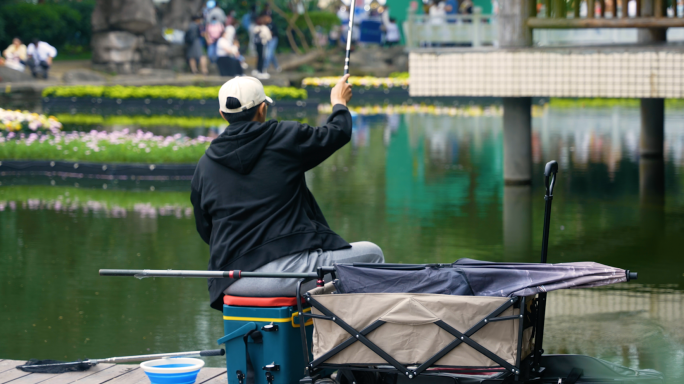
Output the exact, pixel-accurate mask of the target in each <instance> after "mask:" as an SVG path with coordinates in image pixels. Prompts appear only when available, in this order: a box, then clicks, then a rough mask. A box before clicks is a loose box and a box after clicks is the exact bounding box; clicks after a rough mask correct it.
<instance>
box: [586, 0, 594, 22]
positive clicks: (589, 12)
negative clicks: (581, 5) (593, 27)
mask: <svg viewBox="0 0 684 384" xmlns="http://www.w3.org/2000/svg"><path fill="white" fill-rule="evenodd" d="M595 10H596V4H594V0H587V19H593V18H594V11H595Z"/></svg>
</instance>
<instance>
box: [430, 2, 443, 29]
mask: <svg viewBox="0 0 684 384" xmlns="http://www.w3.org/2000/svg"><path fill="white" fill-rule="evenodd" d="M445 19H446V5H445V3H444V1H443V0H434V1H433V2H432V5H430V23H431V24H444V20H445Z"/></svg>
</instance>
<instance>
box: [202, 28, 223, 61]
mask: <svg viewBox="0 0 684 384" xmlns="http://www.w3.org/2000/svg"><path fill="white" fill-rule="evenodd" d="M225 20H226V18H225V17H223V18H221V19H220V21H219V20H217V19H212V20H211V22H210V23H209V24H207V26H206V31H205V39H206V41H207V56H209V61H211V62H212V63H215V62H216V42H217V41H218V39H219V38H221V36H222V35H223V31H224V30H225V29H226V28H225V26H224V25H223V22H224V21H225Z"/></svg>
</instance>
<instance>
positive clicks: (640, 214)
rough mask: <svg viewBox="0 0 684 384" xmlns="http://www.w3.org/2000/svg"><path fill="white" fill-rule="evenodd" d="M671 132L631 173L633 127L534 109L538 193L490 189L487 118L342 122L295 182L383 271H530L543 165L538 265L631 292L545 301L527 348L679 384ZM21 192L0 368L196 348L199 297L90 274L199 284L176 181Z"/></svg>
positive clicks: (7, 255)
mask: <svg viewBox="0 0 684 384" xmlns="http://www.w3.org/2000/svg"><path fill="white" fill-rule="evenodd" d="M309 119H310V122H311V123H321V122H322V121H323V120H324V119H325V116H311V117H309ZM683 122H684V114H682V113H681V112H676V111H668V113H667V120H666V151H665V158H664V160H663V162H662V163H661V164H655V166H654V167H652V168H648V167H651V165H649V164H647V163H646V162H643V161H642V162H641V163H640V162H639V154H638V139H639V119H638V110H631V109H624V108H622V109H620V108H616V109H608V110H553V109H548V110H546V111H545V112H544V113H543V114H542V115H541V116H538V117H535V118H534V120H533V161H534V174H535V175H538V177H535V178H534V179H533V184H532V186H530V187H504V185H503V143H502V140H503V135H502V132H501V127H502V122H501V118H500V117H494V116H480V117H453V116H435V115H418V114H413V115H390V116H385V115H378V116H357V117H355V131H354V133H353V137H352V143H351V145H349V146H346V147H344V148H343V149H341V150H340V151H339V152H338V153H336V154H335V155H334V156H333V157H331V158H330V159H329V160H327V161H326V162H324V163H323V164H321V165H320V166H319V167H317V168H316V169H314V170H312V171H311V172H309V173H308V174H307V182H308V184H309V186H310V188H311V189H312V191H313V192H314V194H315V195H316V199H317V200H318V202H319V205H320V206H321V209H322V210H323V212H324V213H325V214H326V218H327V219H328V222H329V224H330V225H331V227H332V228H334V229H335V230H336V231H337V232H338V233H340V234H341V235H342V236H343V237H345V238H346V239H347V240H349V241H360V240H369V241H373V242H376V243H377V244H379V245H380V246H381V247H382V248H383V250H384V252H385V255H386V257H387V260H388V261H390V262H407V263H422V262H451V261H454V260H455V259H458V258H461V257H471V258H477V259H484V260H495V261H496V260H510V261H525V262H534V261H538V260H539V254H540V245H541V232H542V221H543V209H544V205H543V201H544V200H543V188H542V185H541V183H542V170H543V166H544V164H545V163H546V161H548V160H551V159H556V160H558V161H559V163H560V166H561V171H560V173H559V181H558V185H557V187H556V192H555V196H556V198H555V199H554V205H553V213H552V227H551V238H550V246H549V249H550V251H549V260H550V261H551V262H568V261H584V260H593V261H597V262H601V263H605V264H609V265H615V266H618V267H621V268H625V269H630V270H633V271H637V272H639V275H640V276H639V280H638V281H639V283H640V284H643V286H636V285H634V284H629V285H623V286H621V288H622V289H621V290H586V291H564V292H560V293H554V295H553V296H552V300H550V304H552V305H553V307H552V308H551V309H550V312H549V321H548V324H549V331H548V333H547V336H546V342H547V345H546V346H545V348H546V349H547V350H548V351H551V352H570V353H587V354H591V355H596V356H599V357H602V358H606V359H608V360H610V361H614V362H616V363H620V364H625V365H628V366H632V367H635V368H636V367H638V368H655V369H661V370H663V371H665V372H666V373H668V375H669V376H670V378H671V379H672V382H673V383H675V382H679V381H681V379H682V378H684V373H683V372H682V369H681V367H682V364H681V363H682V359H683V356H684V352H683V351H684V336H683V335H682V334H681V333H682V332H681V329H682V328H681V326H680V325H679V324H678V322H679V319H681V318H682V315H684V314H682V313H681V305H682V297H683V296H682V290H681V284H682V279H683V278H682V273H683V272H684V259H682V258H681V257H679V255H681V233H682V231H684V172H682V168H683V166H684V124H682V123H683ZM640 168H641V169H640ZM645 168H648V170H645ZM650 178H655V179H657V180H664V184H657V183H650V182H648V183H645V185H646V186H649V187H653V186H659V187H657V188H660V189H657V190H656V191H655V192H656V193H655V195H657V196H664V198H663V199H664V202H663V200H662V199H661V200H660V201H655V202H653V201H647V202H646V203H644V197H646V196H650V195H649V193H650V192H648V191H645V190H644V189H643V188H640V180H641V181H642V182H643V181H644V180H647V179H650ZM39 180H44V181H39V182H40V183H42V184H43V185H42V186H40V187H38V186H34V185H31V186H29V184H31V183H33V182H35V181H30V180H28V181H27V180H19V181H18V182H17V181H15V180H14V179H11V180H10V179H9V178H7V177H4V178H3V177H0V182H1V183H2V186H1V187H0V207H3V208H4V210H1V211H0V281H1V282H2V284H0V297H3V303H1V304H0V305H2V306H3V310H2V315H1V316H3V317H0V318H2V319H3V323H2V324H3V325H4V326H3V327H0V340H13V341H16V342H14V343H2V342H0V356H10V357H12V358H30V357H45V358H48V357H51V358H61V359H65V358H69V359H73V358H82V357H85V356H90V357H92V356H95V357H97V356H104V355H126V354H134V353H144V352H147V349H150V350H152V351H155V352H163V351H176V350H184V349H201V348H212V347H214V345H215V340H216V339H217V338H218V337H220V336H221V334H222V328H221V320H220V314H218V313H215V312H214V311H212V310H210V309H209V308H208V306H207V297H206V286H205V285H204V284H205V283H204V282H203V281H199V280H192V279H184V280H164V279H157V280H152V279H146V280H143V281H137V280H135V279H130V280H127V279H116V278H109V279H108V278H101V277H99V276H97V273H96V271H97V269H99V268H124V267H125V268H159V269H163V268H174V269H204V268H205V267H206V262H207V255H208V249H207V247H206V245H205V244H203V243H202V241H201V240H200V239H199V237H198V236H197V235H196V234H195V229H194V222H193V220H192V215H191V212H190V211H189V210H190V208H191V207H190V202H189V198H188V194H189V187H188V186H187V182H182V183H185V184H179V183H181V182H174V183H175V184H171V183H168V186H167V184H165V183H162V182H155V183H154V185H153V186H154V187H155V188H154V191H151V188H150V186H152V185H149V184H145V185H142V184H140V185H138V184H133V183H132V182H131V183H130V184H124V183H123V182H122V183H119V184H117V185H114V184H112V186H111V188H109V189H107V190H103V189H102V187H101V185H99V184H92V183H91V184H92V185H91V184H86V182H85V180H79V181H78V182H80V183H82V185H80V186H78V187H76V185H75V183H74V181H73V180H70V179H54V180H52V181H54V182H55V183H54V184H55V185H54V186H51V185H50V180H49V179H47V178H45V179H39ZM14 183H16V184H19V185H14V186H9V187H8V185H9V184H14ZM126 185H127V186H126ZM128 188H131V189H132V190H128ZM654 188H655V187H654ZM67 193H68V195H67ZM60 196H61V198H60ZM663 285H667V286H666V287H663ZM632 299H634V300H632ZM5 319H6V320H5ZM33 324H35V327H34V325H33ZM45 340H47V341H45ZM65 356H66V357H65ZM211 364H213V365H219V364H221V361H220V359H217V360H215V361H213V362H211Z"/></svg>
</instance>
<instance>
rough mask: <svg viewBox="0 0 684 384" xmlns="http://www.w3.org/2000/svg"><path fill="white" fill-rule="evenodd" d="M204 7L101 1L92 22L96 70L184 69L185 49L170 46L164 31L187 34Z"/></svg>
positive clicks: (186, 2)
mask: <svg viewBox="0 0 684 384" xmlns="http://www.w3.org/2000/svg"><path fill="white" fill-rule="evenodd" d="M201 7H202V0H171V1H170V2H168V3H166V4H164V5H160V6H159V7H155V5H154V3H153V2H152V0H97V5H96V6H95V10H94V11H93V14H92V19H91V22H92V28H93V36H92V39H91V46H92V50H93V68H94V69H97V70H102V71H107V72H114V73H121V74H130V73H136V72H138V71H139V70H140V69H141V68H160V69H176V70H180V69H182V68H183V67H184V66H185V57H184V47H183V45H182V44H169V43H168V42H167V41H166V40H165V39H164V37H163V36H162V30H164V29H166V28H172V29H180V30H185V29H186V28H187V26H188V23H189V22H190V18H191V15H193V14H194V13H197V12H199V10H200V9H201Z"/></svg>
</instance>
